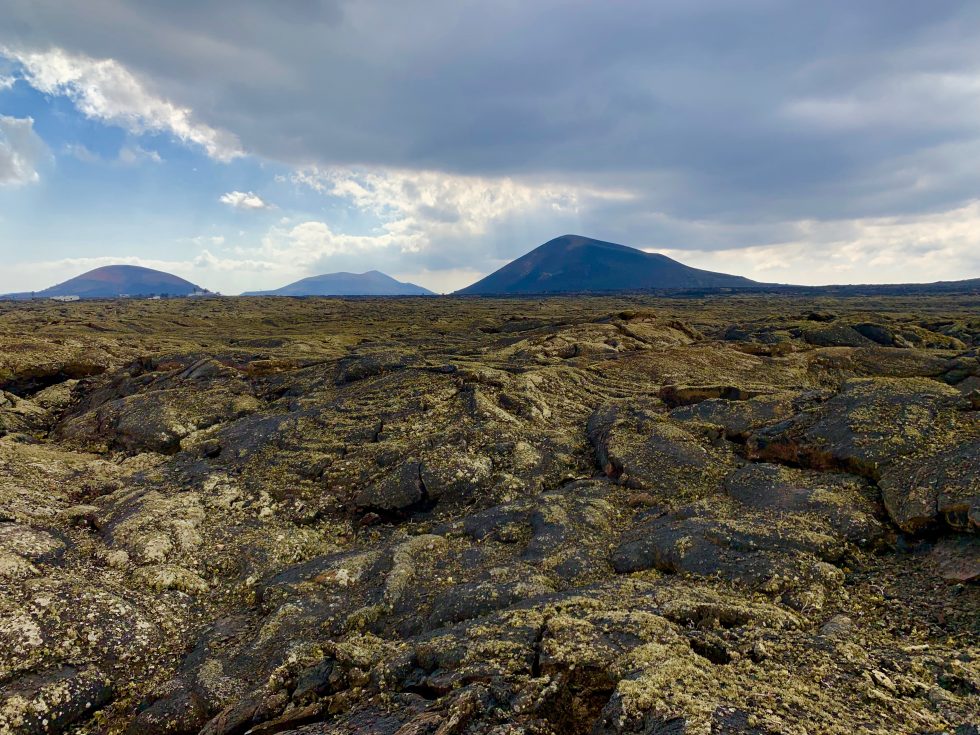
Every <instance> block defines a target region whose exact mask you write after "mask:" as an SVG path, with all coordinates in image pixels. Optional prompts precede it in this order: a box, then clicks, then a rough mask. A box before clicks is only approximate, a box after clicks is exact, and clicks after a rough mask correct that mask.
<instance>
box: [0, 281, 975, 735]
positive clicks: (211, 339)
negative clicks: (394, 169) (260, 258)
mask: <svg viewBox="0 0 980 735" xmlns="http://www.w3.org/2000/svg"><path fill="white" fill-rule="evenodd" d="M978 350H980V297H977V296H955V295H946V296H942V297H930V296H917V297H885V296H882V297H864V298H799V297H764V296H728V297H706V298H688V299H666V298H654V297H650V296H620V297H576V298H571V297H569V298H547V299H521V300H516V299H475V298H450V297H446V298H407V299H349V300H340V299H305V300H293V299H275V298H255V299H244V298H239V299H233V298H205V299H176V300H169V301H136V300H119V301H92V302H85V301H83V302H78V303H72V304H55V303H51V302H22V303H0V732H15V733H45V732H76V733H103V732H106V733H124V732H128V733H151V734H153V733H159V734H161V735H162V734H164V733H169V734H172V735H173V734H178V733H197V732H203V733H209V734H212V735H217V734H219V733H222V734H226V735H230V734H232V733H245V732H250V733H255V734H256V735H258V734H260V733H263V734H264V733H284V732H288V733H307V734H310V735H313V734H315V733H317V734H326V733H331V734H340V733H376V734H378V735H381V734H386V735H395V734H396V733H397V735H411V734H416V735H422V734H424V733H438V734H439V735H450V734H453V733H495V734H497V735H505V734H506V735H517V734H519V733H527V734H528V735H530V734H542V735H543V734H546V733H562V735H571V734H576V733H597V734H611V733H648V734H653V733H658V734H660V733H662V734H665V735H666V734H668V733H669V734H672V735H673V734H677V735H680V734H681V733H684V734H687V735H694V734H701V733H730V734H734V733H745V734H748V733H752V734H754V735H765V734H769V733H792V734H800V735H803V734H804V733H806V734H810V733H840V734H841V735H843V734H844V733H847V734H851V733H890V734H891V733H922V734H925V733H960V734H963V733H976V728H975V727H974V726H975V725H976V724H977V722H978V721H980V707H978V693H980V592H978V585H977V580H978V577H980V541H978V536H977V528H978V525H980V360H978ZM971 728H972V729H971Z"/></svg>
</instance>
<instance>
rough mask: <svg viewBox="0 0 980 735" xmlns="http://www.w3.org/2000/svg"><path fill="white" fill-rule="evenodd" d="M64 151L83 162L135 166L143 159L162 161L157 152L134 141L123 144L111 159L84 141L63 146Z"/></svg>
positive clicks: (154, 161)
mask: <svg viewBox="0 0 980 735" xmlns="http://www.w3.org/2000/svg"><path fill="white" fill-rule="evenodd" d="M65 152H66V153H67V154H68V155H70V156H72V157H73V158H76V159H78V160H79V161H82V162H83V163H119V164H122V165H123V166H135V165H137V164H139V163H142V162H143V161H149V162H151V163H163V158H162V157H161V156H160V154H159V153H157V152H156V151H151V150H147V149H146V148H143V147H142V146H140V145H137V144H135V143H129V144H126V145H124V146H123V147H122V148H120V149H119V153H117V154H116V157H115V158H113V159H106V158H103V157H102V156H100V155H99V154H98V153H96V152H95V151H93V150H91V149H90V148H88V146H86V145H85V144H84V143H70V144H68V145H67V146H65Z"/></svg>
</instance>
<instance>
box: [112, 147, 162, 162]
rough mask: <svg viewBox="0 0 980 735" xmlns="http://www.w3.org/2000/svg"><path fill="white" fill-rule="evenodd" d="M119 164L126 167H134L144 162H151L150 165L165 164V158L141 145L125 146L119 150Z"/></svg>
mask: <svg viewBox="0 0 980 735" xmlns="http://www.w3.org/2000/svg"><path fill="white" fill-rule="evenodd" d="M117 160H118V161H119V163H121V164H123V165H126V166H134V165H136V164H138V163H141V162H142V161H149V162H150V163H163V158H162V157H161V156H160V154H159V153H157V152H156V151H151V150H147V149H146V148H143V147H142V146H140V145H136V144H135V143H134V144H130V145H124V146H123V147H122V148H120V149H119V155H118V156H117Z"/></svg>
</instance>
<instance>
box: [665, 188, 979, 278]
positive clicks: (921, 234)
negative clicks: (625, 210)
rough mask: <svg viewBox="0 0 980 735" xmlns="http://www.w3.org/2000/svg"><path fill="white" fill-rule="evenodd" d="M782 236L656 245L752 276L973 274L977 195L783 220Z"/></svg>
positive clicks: (704, 263) (975, 274) (975, 268)
mask: <svg viewBox="0 0 980 735" xmlns="http://www.w3.org/2000/svg"><path fill="white" fill-rule="evenodd" d="M787 227H790V228H791V229H793V230H795V233H796V235H795V237H793V238H792V239H789V240H786V241H784V242H778V243H774V244H767V245H760V246H756V247H747V248H742V247H739V248H731V249H726V250H711V251H705V250H665V249H661V250H657V252H661V253H664V254H665V255H668V256H670V257H672V258H676V259H678V260H680V261H682V262H684V263H686V264H688V265H693V266H697V267H700V268H708V269H711V270H720V271H726V272H729V273H736V274H738V275H743V276H748V277H749V278H754V279H756V280H760V281H767V282H778V283H796V284H807V285H822V284H833V283H908V282H931V281H941V280H960V279H965V278H977V277H980V234H978V233H980V200H977V201H974V202H972V203H970V204H968V205H967V206H964V207H960V208H958V209H954V210H951V211H948V212H940V213H938V214H925V215H918V216H902V217H874V218H861V219H852V220H837V221H813V220H807V221H802V222H796V223H787Z"/></svg>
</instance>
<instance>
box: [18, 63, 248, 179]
mask: <svg viewBox="0 0 980 735" xmlns="http://www.w3.org/2000/svg"><path fill="white" fill-rule="evenodd" d="M0 53H3V54H4V55H5V56H7V57H9V58H11V59H14V60H15V61H17V62H18V63H19V64H21V65H22V66H23V70H24V79H25V81H27V83H28V84H30V85H31V86H32V87H34V88H35V89H37V90H38V91H40V92H43V93H45V94H52V95H65V96H67V97H69V98H70V99H71V100H72V101H73V102H74V104H75V106H76V107H77V108H78V110H79V111H80V112H81V113H82V114H84V115H85V116H86V117H90V118H93V119H95V120H101V121H103V122H105V123H109V124H111V125H117V126H119V127H121V128H123V129H124V130H127V131H129V132H131V133H137V134H141V133H146V132H151V133H169V134H171V135H173V136H174V137H176V138H178V139H179V140H181V141H183V142H185V143H191V144H194V145H198V146H200V147H201V148H203V149H204V150H205V152H206V153H207V154H208V155H209V156H210V157H211V158H214V159H217V160H219V161H229V160H231V159H233V158H236V157H238V156H241V155H243V152H242V149H241V145H240V143H239V141H238V138H237V137H236V136H235V135H234V134H232V133H229V132H227V131H224V130H218V129H216V128H213V127H211V126H209V125H206V124H205V123H202V122H200V121H198V120H196V119H195V118H194V114H193V111H192V110H191V109H189V108H187V107H182V106H180V105H177V104H175V103H173V102H171V101H170V100H167V99H164V98H162V97H160V96H157V95H155V94H154V93H153V92H151V91H150V90H149V89H148V88H147V86H146V85H145V84H144V82H143V81H142V80H141V79H140V78H138V77H137V76H136V75H135V74H133V73H132V72H131V71H129V70H128V69H127V68H126V67H125V66H123V65H122V64H120V63H119V62H118V61H116V60H114V59H95V58H92V57H90V56H85V55H82V54H70V53H68V52H66V51H64V50H62V49H59V48H53V49H49V50H46V51H18V50H16V49H11V48H6V47H3V48H0Z"/></svg>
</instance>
